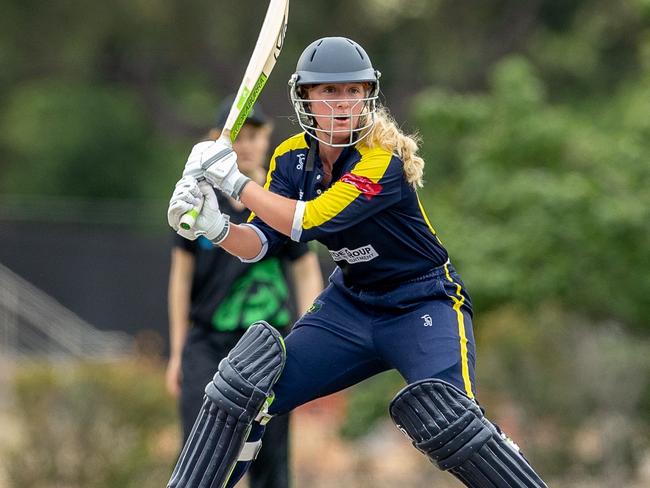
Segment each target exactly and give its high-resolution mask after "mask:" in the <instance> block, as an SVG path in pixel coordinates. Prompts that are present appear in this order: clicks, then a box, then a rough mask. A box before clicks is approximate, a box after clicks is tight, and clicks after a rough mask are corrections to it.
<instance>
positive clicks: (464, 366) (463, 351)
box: [445, 263, 474, 399]
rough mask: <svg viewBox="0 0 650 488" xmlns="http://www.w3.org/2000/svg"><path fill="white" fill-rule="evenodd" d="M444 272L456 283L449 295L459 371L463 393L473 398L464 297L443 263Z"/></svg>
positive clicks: (451, 281) (448, 279)
mask: <svg viewBox="0 0 650 488" xmlns="http://www.w3.org/2000/svg"><path fill="white" fill-rule="evenodd" d="M445 274H446V275H447V281H449V282H450V283H453V284H454V285H456V296H455V297H450V298H451V300H452V301H453V302H454V306H453V309H454V311H455V312H456V318H457V320H458V336H459V338H460V362H461V372H462V375H463V383H464V385H465V393H466V394H467V396H468V397H469V398H472V399H473V398H474V392H473V391H472V380H471V379H470V377H469V360H468V358H467V335H466V334H465V316H464V315H463V312H462V310H461V307H462V306H463V303H465V297H464V296H463V295H462V294H461V292H460V290H461V288H460V285H459V284H458V283H456V282H455V281H454V280H453V279H452V277H451V275H450V274H449V267H448V265H447V263H445Z"/></svg>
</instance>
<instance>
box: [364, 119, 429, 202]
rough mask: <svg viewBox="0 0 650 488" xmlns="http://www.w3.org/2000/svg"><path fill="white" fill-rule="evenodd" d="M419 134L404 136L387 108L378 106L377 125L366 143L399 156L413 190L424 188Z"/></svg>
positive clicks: (372, 129) (367, 137)
mask: <svg viewBox="0 0 650 488" xmlns="http://www.w3.org/2000/svg"><path fill="white" fill-rule="evenodd" d="M420 142H421V141H420V137H419V136H418V135H417V134H408V135H407V134H404V133H403V132H402V131H401V130H400V128H399V127H397V122H395V119H394V118H393V117H392V115H391V114H390V112H389V111H388V109H387V108H386V107H382V106H378V107H377V111H376V113H375V123H374V125H373V126H372V127H371V128H370V129H369V132H368V135H367V136H366V139H365V141H364V143H365V144H366V145H367V146H368V147H370V148H374V147H380V148H382V149H385V150H387V151H391V152H392V153H395V154H397V155H398V156H399V157H400V159H401V160H402V162H403V163H404V176H405V177H406V181H407V182H408V183H410V184H411V186H413V188H416V189H417V188H422V185H423V182H422V178H423V175H424V159H422V158H421V157H420V156H418V155H417V152H418V147H419V145H420Z"/></svg>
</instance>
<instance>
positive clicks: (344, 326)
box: [269, 263, 476, 415]
mask: <svg viewBox="0 0 650 488" xmlns="http://www.w3.org/2000/svg"><path fill="white" fill-rule="evenodd" d="M285 343H286V349H287V361H286V365H285V367H284V371H283V372H282V375H281V376H280V378H279V380H278V382H277V383H276V384H275V386H274V388H273V390H274V392H275V399H274V401H273V403H272V404H271V406H270V408H269V413H271V414H272V415H277V414H281V413H286V412H289V411H290V410H292V409H294V408H296V407H298V406H300V405H302V404H304V403H306V402H308V401H310V400H314V399H316V398H319V397H322V396H325V395H329V394H331V393H334V392H336V391H339V390H342V389H344V388H347V387H349V386H352V385H354V384H356V383H358V382H360V381H362V380H364V379H366V378H369V377H370V376H373V375H375V374H377V373H380V372H382V371H386V370H388V369H396V370H397V371H399V373H400V374H401V375H402V376H403V377H404V379H405V380H406V382H407V383H412V382H414V381H418V380H421V379H426V378H438V379H441V380H444V381H447V382H449V383H451V384H453V385H455V386H457V387H458V388H460V389H461V390H462V391H464V392H465V394H467V396H469V397H470V398H474V395H475V393H476V390H475V381H474V378H475V376H474V367H475V358H476V353H475V343H474V335H473V332H472V304H471V300H470V297H469V295H468V294H467V292H466V291H465V288H464V285H463V283H462V281H461V279H460V277H459V276H458V274H457V273H456V271H455V270H454V268H453V267H452V265H451V264H449V263H447V264H445V265H443V266H440V267H438V268H435V269H433V270H431V271H430V272H429V273H427V274H425V275H423V276H421V277H419V278H416V279H413V280H410V281H407V282H404V283H402V284H401V285H399V286H398V287H397V288H394V289H391V290H388V291H382V292H378V291H363V290H355V289H353V288H350V287H347V286H345V284H344V283H343V276H342V273H341V271H340V269H338V268H337V270H336V271H334V273H333V274H332V276H330V283H329V286H328V287H327V288H326V289H325V290H324V291H323V293H322V294H321V295H320V296H319V297H318V299H317V300H316V302H315V303H314V306H312V308H311V309H310V311H309V312H307V313H305V314H304V315H303V316H302V317H301V318H300V320H299V321H298V322H297V323H296V325H295V326H294V328H293V330H292V331H291V333H290V334H289V335H288V336H287V337H286V339H285Z"/></svg>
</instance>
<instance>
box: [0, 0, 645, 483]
mask: <svg viewBox="0 0 650 488" xmlns="http://www.w3.org/2000/svg"><path fill="white" fill-rule="evenodd" d="M264 3H265V2H260V0H238V1H237V2H234V1H225V0H223V1H221V2H218V3H217V4H215V2H209V1H206V0H185V1H183V2H181V1H178V0H146V1H145V0H136V1H126V0H115V1H113V2H110V3H103V4H102V3H97V2H81V1H79V0H65V1H59V2H49V3H48V2H38V1H34V0H20V1H19V0H1V1H0V4H1V5H2V12H3V15H2V16H1V17H0V197H2V198H3V199H4V200H10V199H21V198H22V199H25V198H27V199H30V200H38V199H41V198H45V197H65V198H73V197H74V198H84V199H94V200H97V199H133V198H137V199H142V198H146V199H152V201H155V202H157V203H156V205H157V206H156V208H157V209H158V210H157V211H156V213H154V214H153V215H156V217H155V219H157V220H155V228H154V229H153V230H152V232H160V233H161V234H162V233H164V232H166V229H165V217H164V212H165V201H166V200H167V198H168V196H169V192H170V189H171V188H172V186H173V184H174V182H175V180H176V179H177V177H178V175H179V172H180V169H181V166H182V164H183V161H184V159H185V155H186V153H187V151H188V150H189V148H190V147H191V145H192V143H193V142H194V141H195V140H196V139H197V138H200V137H201V136H203V134H204V133H205V130H206V128H207V127H209V126H210V125H211V124H212V121H213V117H214V111H215V107H216V106H217V104H218V102H219V100H220V98H221V97H222V96H224V95H226V94H228V93H230V92H232V91H233V90H234V89H235V88H236V87H237V86H238V84H239V81H240V78H241V76H242V73H243V70H244V69H245V67H246V64H247V62H248V56H249V54H250V52H251V50H252V47H253V43H254V40H255V38H256V36H257V32H258V29H259V25H260V23H261V20H262V18H263V15H264V10H265V8H262V4H264ZM325 35H345V36H348V37H351V38H354V39H355V40H357V41H359V42H360V43H361V44H362V45H363V46H364V47H365V48H366V50H367V51H368V52H369V54H370V55H371V57H372V59H373V62H374V64H375V66H376V67H377V68H378V69H379V70H381V72H382V79H381V80H382V92H383V96H384V97H385V100H386V104H387V105H388V107H389V108H390V109H391V110H392V111H393V113H394V114H395V115H396V118H397V120H398V121H399V122H400V123H401V124H402V125H403V126H404V128H405V129H406V130H410V131H417V132H418V133H419V134H420V136H421V137H422V140H423V146H422V154H423V155H424V157H425V159H426V161H427V166H426V173H425V177H426V186H425V188H424V189H423V190H422V192H421V194H422V197H423V200H424V202H425V204H426V207H427V210H428V213H429V217H430V218H431V220H432V223H433V225H434V227H436V229H437V230H438V231H439V234H440V236H441V239H442V240H443V242H444V243H445V245H446V246H447V247H448V249H449V250H450V253H451V255H452V258H453V260H454V263H455V265H456V267H457V268H458V269H459V270H460V272H461V275H462V276H463V278H464V280H465V282H466V284H467V285H468V288H469V291H470V293H471V294H472V297H473V300H474V304H475V311H476V317H475V327H476V336H477V340H478V346H479V358H478V375H479V390H480V393H481V398H482V401H483V403H484V405H486V408H487V409H488V413H489V414H491V415H492V416H493V417H494V418H497V419H499V415H500V414H499V412H500V411H511V410H512V408H515V410H516V411H517V412H518V414H517V415H515V417H516V418H517V419H518V421H517V422H514V423H513V422H512V419H510V420H508V419H505V421H504V423H505V424H508V425H507V426H508V427H510V428H511V429H512V430H515V431H516V432H517V433H518V436H513V437H516V440H517V441H518V442H519V443H520V444H521V445H522V446H524V447H525V448H526V450H527V451H532V453H533V455H532V456H531V457H533V458H534V459H535V460H539V461H540V463H539V464H540V468H541V470H542V471H544V472H547V473H551V474H552V475H554V476H558V477H560V476H594V477H595V478H598V477H600V478H599V479H601V480H605V481H604V483H605V484H604V485H603V486H614V484H615V485H616V486H622V485H621V483H622V481H621V480H624V479H633V478H634V476H635V472H636V471H635V470H636V469H637V468H638V466H640V464H642V463H643V459H644V456H645V459H646V461H647V459H650V458H648V452H649V451H648V449H649V448H650V445H649V444H650V443H649V442H648V439H649V438H650V435H649V434H650V429H649V426H650V416H649V414H648V412H650V338H649V335H650V321H649V320H648V316H650V300H648V296H650V260H649V259H648V254H649V251H650V224H649V222H650V191H648V187H649V186H650V156H649V155H650V1H649V0H621V1H616V2H612V1H610V0H498V1H492V2H482V3H479V2H475V1H469V0H457V1H450V0H329V1H327V2H317V1H309V2H301V1H297V0H294V1H293V2H292V5H291V13H290V22H289V30H288V35H287V39H286V45H285V48H284V51H283V54H282V56H281V58H280V60H279V62H278V65H277V67H276V70H275V71H274V73H273V75H272V76H271V79H270V80H269V82H268V84H267V88H265V91H264V92H263V93H262V96H261V101H262V103H263V104H264V106H265V108H266V111H267V112H269V113H271V114H273V115H274V116H275V117H276V119H275V121H276V127H277V129H278V130H277V131H276V133H275V136H274V137H275V138H276V141H279V140H280V139H282V138H284V137H285V136H286V135H288V134H289V133H290V131H297V130H298V129H297V127H296V126H292V125H291V124H290V121H289V116H290V115H291V109H290V106H289V104H288V103H287V100H286V80H287V79H288V77H289V75H290V74H291V72H292V71H293V68H294V66H295V61H296V59H297V57H298V55H299V53H300V52H301V51H302V49H303V48H304V47H305V46H306V45H307V44H308V43H309V42H311V41H312V40H314V39H316V38H318V37H321V36H325ZM109 376H110V375H109ZM100 377H101V380H102V381H104V380H106V378H105V377H104V376H103V375H100V376H95V378H96V379H99V378H100ZM22 381H23V380H21V382H19V388H18V390H17V392H18V398H19V399H20V401H21V402H23V403H24V408H26V409H29V408H30V405H31V404H32V403H34V404H35V405H38V401H42V400H38V401H34V402H32V401H31V400H30V401H27V399H28V395H30V394H31V393H28V389H29V388H28V387H29V385H32V386H33V389H34V390H38V391H39V392H41V394H43V395H48V393H47V392H48V391H52V395H58V397H57V398H59V399H61V400H62V401H64V400H63V398H64V396H66V397H67V396H68V395H70V398H69V399H67V400H65V401H75V402H77V401H78V402H81V401H82V399H84V398H86V399H87V400H88V401H92V402H93V403H92V405H93V407H91V408H93V409H94V408H98V409H99V408H101V404H102V402H100V401H99V400H98V398H97V396H96V395H94V394H90V395H88V390H85V389H84V388H85V387H83V385H88V384H90V383H87V382H85V381H86V380H84V379H83V378H81V379H80V380H79V381H80V383H79V384H80V385H81V386H75V391H72V392H71V391H68V390H66V388H67V386H66V385H64V384H60V383H58V382H57V381H58V380H57V381H55V380H54V379H52V378H50V377H49V376H47V375H45V376H43V374H38V375H36V376H34V377H33V378H32V379H30V380H29V381H27V380H25V381H26V382H22ZM91 383H92V382H91ZM37 384H38V385H44V388H41V387H40V386H39V387H38V388H36V385H37ZM400 386H401V380H400V379H399V378H397V377H396V376H394V375H384V376H381V377H379V378H377V379H375V380H372V381H370V382H368V383H367V384H365V385H363V386H361V387H357V388H355V389H353V390H352V392H351V394H350V399H349V401H350V409H349V411H350V415H349V416H348V419H347V421H346V423H345V425H344V426H343V431H342V432H343V433H344V434H345V435H346V436H348V437H349V438H357V437H359V436H363V435H364V433H366V432H367V431H368V430H369V428H370V427H369V426H368V422H374V421H376V420H377V419H385V417H386V404H387V402H388V399H389V398H390V397H391V396H392V395H393V394H394V392H395V391H396V390H397V389H398V388H399V387H400ZM76 388H80V389H79V390H77V389H76ZM109 391H110V389H109ZM152 391H154V390H152ZM55 392H58V393H55ZM149 393H151V392H150V391H149V390H147V393H146V394H147V395H148V394H149ZM121 394H125V395H127V396H128V398H133V399H134V401H136V402H147V401H151V405H147V406H146V408H152V409H154V410H153V411H155V412H156V414H155V416H154V418H153V419H151V420H148V421H147V422H145V424H143V429H145V428H148V427H147V426H152V425H154V424H155V425H162V422H163V420H164V419H168V418H169V415H170V413H169V411H168V410H167V409H168V408H169V405H168V403H169V402H167V403H165V401H164V400H163V399H162V398H161V397H160V395H162V393H161V392H159V391H157V390H155V391H154V393H152V395H153V396H152V397H151V398H149V399H147V398H140V399H139V400H138V397H139V396H140V397H142V396H144V392H143V391H136V390H133V391H129V392H121ZM84 395H85V396H84ZM109 397H110V395H109V394H108V393H106V396H105V397H103V398H105V401H106V402H110V401H111V400H110V399H109ZM158 400H159V401H158ZM102 401H104V400H102ZM75 405H76V404H75ZM79 405H80V403H79ZM162 405H165V407H164V408H163V407H162ZM513 405H514V407H513ZM136 407H137V405H136ZM141 407H142V408H143V409H144V408H145V406H144V405H141ZM43 408H45V407H43ZM61 408H63V409H64V410H65V409H66V408H67V407H66V408H64V407H61ZM75 408H76V407H75ZM161 408H162V409H163V410H164V412H163V411H162V410H161ZM90 411H91V410H90V409H89V410H87V411H86V412H85V413H87V412H90ZM82 413H84V412H80V416H79V418H81V419H84V418H85V417H84V415H81V414H82ZM122 414H123V415H138V414H137V413H135V412H122ZM111 415H113V414H111ZM109 418H110V417H109ZM111 420H112V421H115V422H117V423H118V424H119V422H121V421H122V420H123V419H119V418H117V419H113V418H111ZM156 422H161V424H156ZM139 423H140V420H138V421H137V422H134V424H133V425H135V424H139ZM118 428H119V425H118ZM118 431H119V430H118ZM138 435H139V434H138ZM143 435H144V434H143ZM145 437H146V436H145ZM142 442H144V441H142ZM145 444H146V442H145ZM142 446H143V444H142V443H141V442H140V441H137V442H135V444H134V445H133V447H132V448H133V449H135V450H136V451H137V452H143V449H144V447H142ZM21 462H22V463H23V464H18V465H17V466H26V464H25V463H28V462H29V459H24V460H22V461H21ZM42 469H45V467H43V468H42ZM21 472H22V473H23V474H24V475H25V476H27V475H29V473H30V470H26V469H20V470H17V471H16V473H14V475H15V476H18V475H20V473H21ZM110 476H113V475H110ZM115 476H117V475H115ZM120 476H122V475H120ZM120 479H126V478H120ZM135 479H137V477H136V478H135ZM608 480H611V481H612V483H611V484H609V485H608V484H607V482H609V481H608ZM136 484H137V483H136ZM118 485H119V486H130V485H129V484H128V483H126V482H123V483H121V484H118ZM118 485H115V486H118ZM16 486H30V485H28V484H18V485H16ZM41 486H44V485H41ZM70 486H72V485H70ZM94 486H105V485H99V484H98V485H94ZM106 486H108V485H106ZM133 486H135V485H133ZM140 486H146V485H145V484H140ZM565 486H568V485H565Z"/></svg>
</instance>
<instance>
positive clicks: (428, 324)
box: [420, 313, 433, 327]
mask: <svg viewBox="0 0 650 488" xmlns="http://www.w3.org/2000/svg"><path fill="white" fill-rule="evenodd" d="M420 318H421V319H422V320H423V323H422V324H423V325H424V326H425V327H431V326H432V325H433V319H432V318H431V315H429V314H428V313H425V314H424V315H423V316H422V317H420Z"/></svg>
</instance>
